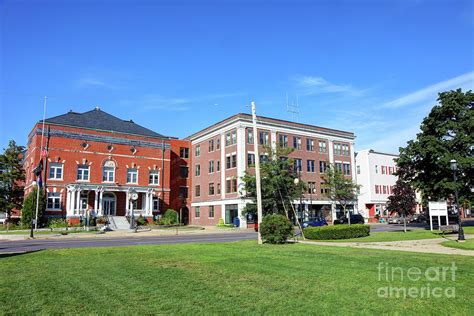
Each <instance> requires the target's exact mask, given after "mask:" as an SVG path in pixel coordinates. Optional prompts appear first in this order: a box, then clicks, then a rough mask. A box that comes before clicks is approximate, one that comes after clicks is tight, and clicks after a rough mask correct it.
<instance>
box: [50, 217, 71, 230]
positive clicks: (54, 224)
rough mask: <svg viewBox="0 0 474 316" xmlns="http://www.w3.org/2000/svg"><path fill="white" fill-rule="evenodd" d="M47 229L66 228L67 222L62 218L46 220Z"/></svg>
mask: <svg viewBox="0 0 474 316" xmlns="http://www.w3.org/2000/svg"><path fill="white" fill-rule="evenodd" d="M48 227H49V228H63V227H67V221H66V219H64V218H50V219H49V220H48Z"/></svg>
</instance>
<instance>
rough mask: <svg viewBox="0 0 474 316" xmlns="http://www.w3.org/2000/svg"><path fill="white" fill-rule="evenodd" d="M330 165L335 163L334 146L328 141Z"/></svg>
mask: <svg viewBox="0 0 474 316" xmlns="http://www.w3.org/2000/svg"><path fill="white" fill-rule="evenodd" d="M328 149H329V163H334V145H333V141H332V140H330V139H328Z"/></svg>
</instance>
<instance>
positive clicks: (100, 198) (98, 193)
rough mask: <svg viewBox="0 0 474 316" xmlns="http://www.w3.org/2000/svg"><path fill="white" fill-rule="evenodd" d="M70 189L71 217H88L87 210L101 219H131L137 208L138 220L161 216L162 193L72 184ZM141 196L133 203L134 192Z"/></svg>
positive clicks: (129, 188) (68, 186)
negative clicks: (121, 217) (132, 195)
mask: <svg viewBox="0 0 474 316" xmlns="http://www.w3.org/2000/svg"><path fill="white" fill-rule="evenodd" d="M66 188H67V200H66V212H67V217H79V216H84V215H85V214H86V211H87V210H90V211H91V212H93V213H92V214H96V215H97V216H104V215H107V216H109V215H110V216H128V215H130V213H131V209H132V207H133V213H134V215H135V216H140V215H142V216H144V217H152V216H153V212H159V211H160V210H159V207H160V197H161V191H160V192H159V191H158V190H156V189H155V188H149V187H139V186H134V187H131V186H118V185H115V186H111V185H90V184H70V185H67V186H66ZM132 191H133V192H136V193H137V194H138V199H136V200H135V201H133V200H132V199H131V197H130V195H131V192H132Z"/></svg>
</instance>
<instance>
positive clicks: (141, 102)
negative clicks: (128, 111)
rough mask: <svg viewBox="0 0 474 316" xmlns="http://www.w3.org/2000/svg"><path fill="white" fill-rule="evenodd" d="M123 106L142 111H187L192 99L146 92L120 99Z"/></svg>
mask: <svg viewBox="0 0 474 316" xmlns="http://www.w3.org/2000/svg"><path fill="white" fill-rule="evenodd" d="M120 103H121V104H122V105H125V106H134V107H136V108H139V109H141V110H144V111H150V110H165V111H176V112H180V111H187V110H189V109H191V106H190V105H191V103H192V99H189V98H166V97H163V96H161V95H158V94H147V95H144V96H143V97H141V98H138V99H134V100H122V101H121V102H120Z"/></svg>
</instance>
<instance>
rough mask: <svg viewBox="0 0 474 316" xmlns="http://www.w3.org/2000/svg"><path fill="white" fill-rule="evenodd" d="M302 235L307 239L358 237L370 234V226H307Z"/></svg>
mask: <svg viewBox="0 0 474 316" xmlns="http://www.w3.org/2000/svg"><path fill="white" fill-rule="evenodd" d="M304 235H305V237H306V238H308V239H317V240H331V239H350V238H359V237H365V236H369V235H370V226H369V225H364V224H356V225H334V226H322V227H308V228H305V229H304Z"/></svg>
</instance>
